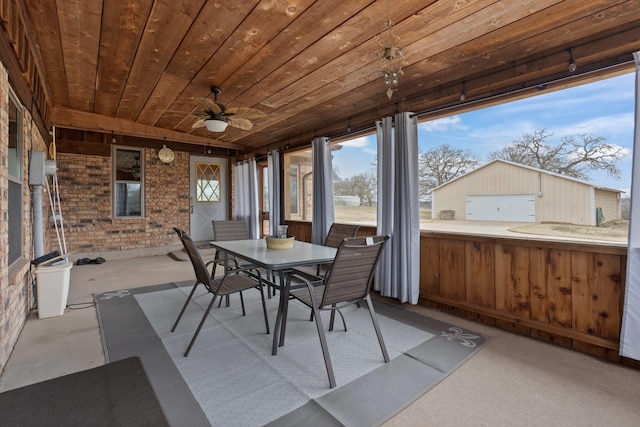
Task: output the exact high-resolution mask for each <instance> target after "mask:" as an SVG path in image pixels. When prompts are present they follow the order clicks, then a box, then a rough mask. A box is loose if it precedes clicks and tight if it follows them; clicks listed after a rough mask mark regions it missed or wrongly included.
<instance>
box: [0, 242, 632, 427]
mask: <svg viewBox="0 0 640 427" xmlns="http://www.w3.org/2000/svg"><path fill="white" fill-rule="evenodd" d="M203 252H204V255H203V257H204V258H205V259H206V258H207V256H208V255H210V254H211V252H210V250H208V251H203ZM192 277H193V270H192V267H191V264H190V263H188V262H180V261H177V260H175V259H174V258H172V257H170V256H167V255H160V256H147V257H137V258H124V259H109V258H107V262H106V263H104V264H102V265H92V264H89V265H84V266H74V267H73V268H72V270H71V281H70V294H69V300H68V303H69V305H70V306H71V307H73V308H74V309H73V310H72V309H70V308H68V309H67V310H66V311H65V314H64V315H63V316H60V317H52V318H48V319H38V317H37V313H35V312H34V313H32V314H31V316H30V317H29V319H28V321H27V323H26V325H25V327H24V329H23V331H22V333H21V335H20V338H19V340H18V343H17V345H16V347H15V349H14V351H13V353H12V355H11V357H10V359H9V361H8V363H7V365H6V367H5V369H4V372H3V373H2V376H0V391H4V390H10V389H13V388H17V387H20V386H23V385H28V384H32V383H35V382H39V381H44V380H46V379H50V378H54V377H57V376H60V375H65V374H69V373H73V372H77V371H81V370H85V369H89V368H93V367H96V366H99V365H102V364H104V363H105V360H104V353H103V350H102V342H101V338H100V332H99V326H98V319H97V316H96V310H95V307H94V306H93V305H92V304H91V303H92V301H93V294H94V293H100V292H105V291H115V290H120V289H127V288H132V287H139V286H146V285H153V284H159V283H166V282H169V281H180V280H187V279H190V278H192ZM76 304H79V305H76ZM82 307H86V308H82ZM405 307H406V308H407V309H410V310H415V311H418V312H421V313H423V314H426V315H429V316H431V317H434V318H437V319H440V320H443V321H446V322H449V323H453V324H456V325H458V326H461V327H464V328H468V329H471V330H473V331H476V332H480V333H483V334H485V335H487V336H489V337H490V338H491V341H490V342H489V343H488V344H487V346H486V347H485V348H484V349H482V350H481V351H480V352H479V353H478V354H476V355H475V356H474V357H473V358H471V359H470V360H469V361H467V362H466V363H465V364H464V365H463V366H461V367H460V368H459V369H457V370H456V371H454V372H453V373H452V374H451V375H449V376H448V377H447V378H446V379H445V380H443V381H442V382H441V383H439V384H438V385H437V386H436V387H435V388H433V389H432V390H431V391H429V392H428V393H427V394H425V395H424V396H422V397H421V398H419V399H418V400H416V401H415V402H414V403H413V404H411V405H409V406H408V407H407V408H406V409H405V410H403V411H402V412H401V413H399V414H398V415H396V416H395V417H394V418H392V419H391V420H389V421H388V422H387V423H385V426H387V427H388V426H393V427H396V426H423V425H438V426H513V425H518V426H541V425H545V426H549V425H552V426H604V425H611V426H634V427H635V426H637V425H639V422H640V393H638V390H639V389H638V384H640V370H638V369H632V368H627V367H624V366H620V365H617V364H613V363H610V362H606V361H603V360H599V359H596V358H594V357H591V356H587V355H583V354H581V353H577V352H574V351H571V350H567V349H564V348H560V347H556V346H552V345H549V344H546V343H542V342H538V341H535V340H532V339H529V338H525V337H521V336H518V335H514V334H511V333H509V332H505V331H501V330H498V329H494V328H490V327H487V326H483V325H480V324H477V323H474V322H470V321H467V320H464V319H461V318H457V317H454V316H450V315H447V314H444V313H440V312H437V311H434V310H429V309H425V308H423V307H412V306H405Z"/></svg>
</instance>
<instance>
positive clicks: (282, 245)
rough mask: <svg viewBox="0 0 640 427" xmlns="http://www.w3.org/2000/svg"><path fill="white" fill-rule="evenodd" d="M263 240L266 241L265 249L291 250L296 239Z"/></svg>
mask: <svg viewBox="0 0 640 427" xmlns="http://www.w3.org/2000/svg"><path fill="white" fill-rule="evenodd" d="M265 240H266V241H267V248H269V249H291V248H292V247H293V242H294V241H295V240H296V238H295V237H273V236H267V237H265Z"/></svg>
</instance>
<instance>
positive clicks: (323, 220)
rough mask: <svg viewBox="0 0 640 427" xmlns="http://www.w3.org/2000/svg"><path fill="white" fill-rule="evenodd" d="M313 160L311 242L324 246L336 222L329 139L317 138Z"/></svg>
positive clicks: (314, 142)
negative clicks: (330, 229)
mask: <svg viewBox="0 0 640 427" xmlns="http://www.w3.org/2000/svg"><path fill="white" fill-rule="evenodd" d="M311 148H312V150H311V152H312V158H313V191H312V192H313V213H312V219H311V242H312V243H315V244H318V245H322V244H324V240H325V238H326V237H327V233H329V228H331V224H333V222H334V221H335V211H334V205H333V164H332V163H333V162H332V159H331V143H330V142H329V138H325V137H320V138H315V139H314V140H313V141H312V142H311Z"/></svg>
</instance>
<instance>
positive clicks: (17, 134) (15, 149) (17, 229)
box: [7, 93, 23, 265]
mask: <svg viewBox="0 0 640 427" xmlns="http://www.w3.org/2000/svg"><path fill="white" fill-rule="evenodd" d="M8 119H9V126H8V127H7V128H8V130H9V135H8V138H7V140H8V145H9V151H8V159H7V166H8V168H7V169H8V172H9V176H8V178H9V194H8V195H9V200H8V209H7V216H8V218H7V219H8V221H7V222H8V225H9V230H8V233H9V254H8V255H9V265H11V264H13V263H14V262H15V261H17V260H18V259H19V258H20V257H21V256H22V231H23V230H22V159H23V152H22V141H23V129H22V108H21V106H20V105H19V103H18V101H17V100H16V99H15V98H14V96H13V95H12V94H11V93H10V94H9V114H8Z"/></svg>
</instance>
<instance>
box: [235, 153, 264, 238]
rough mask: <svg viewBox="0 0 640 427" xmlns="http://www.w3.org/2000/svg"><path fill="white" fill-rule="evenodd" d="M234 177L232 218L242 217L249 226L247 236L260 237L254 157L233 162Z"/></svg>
mask: <svg viewBox="0 0 640 427" xmlns="http://www.w3.org/2000/svg"><path fill="white" fill-rule="evenodd" d="M233 178H234V202H235V203H234V210H233V216H234V219H242V220H244V221H245V222H246V223H247V227H249V237H250V238H251V239H258V238H259V237H260V227H259V222H260V221H259V219H260V215H259V213H260V211H259V209H260V208H259V204H258V176H257V167H256V159H253V158H252V159H249V160H244V161H242V162H238V163H236V164H235V167H234V171H233Z"/></svg>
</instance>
